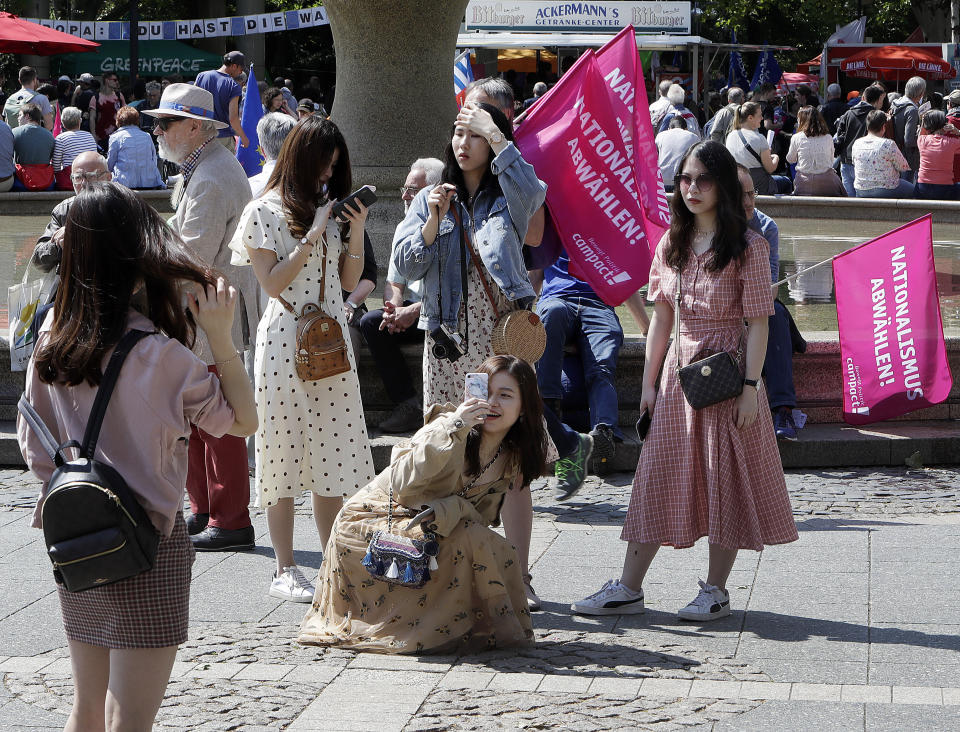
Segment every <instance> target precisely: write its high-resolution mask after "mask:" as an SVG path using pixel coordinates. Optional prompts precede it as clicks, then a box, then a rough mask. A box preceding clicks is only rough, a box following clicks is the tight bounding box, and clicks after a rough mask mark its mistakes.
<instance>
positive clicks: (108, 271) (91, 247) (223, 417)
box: [17, 183, 257, 732]
mask: <svg viewBox="0 0 960 732" xmlns="http://www.w3.org/2000/svg"><path fill="white" fill-rule="evenodd" d="M60 277H61V284H60V289H59V290H58V292H57V297H56V300H55V302H54V307H53V311H52V312H51V313H50V314H48V316H47V318H46V320H45V321H44V323H43V325H42V326H41V332H40V336H39V339H38V340H37V346H36V351H35V358H34V359H33V360H31V361H30V365H29V368H28V370H27V386H26V397H27V400H28V401H29V402H30V403H31V404H32V405H33V407H34V409H35V410H36V411H37V412H38V413H39V416H40V418H41V419H42V420H43V422H44V423H45V424H46V425H47V426H48V427H49V428H50V430H51V431H52V432H53V436H54V438H55V439H56V440H57V442H58V443H61V444H62V443H64V442H66V441H67V440H79V439H80V438H81V437H82V436H83V435H84V430H85V427H86V424H87V419H88V416H89V415H90V412H91V408H92V406H93V402H94V399H95V397H96V394H97V389H98V385H99V384H100V383H101V379H102V378H103V372H104V370H105V368H106V365H107V363H108V361H109V359H110V357H111V355H112V353H113V350H114V347H115V346H116V345H117V343H119V341H120V340H121V338H122V337H123V336H124V335H125V334H126V333H127V331H129V330H131V329H136V330H141V331H148V332H149V333H151V335H148V336H146V337H144V338H143V339H142V340H140V341H139V342H138V343H137V344H136V345H135V346H134V348H133V350H132V351H130V353H129V355H128V356H127V359H126V361H125V362H124V366H123V368H122V369H121V370H120V375H119V378H118V380H117V382H116V386H115V388H114V390H113V392H112V395H111V398H110V400H109V404H108V406H107V409H106V412H105V416H104V418H103V422H102V427H101V431H100V438H99V440H98V441H97V443H96V451H95V455H94V457H95V459H96V460H98V461H101V462H103V463H106V464H107V465H109V466H111V467H112V468H114V469H115V470H116V471H117V472H118V473H119V474H120V475H121V476H122V477H123V479H124V480H125V481H126V483H127V485H128V486H129V488H130V490H131V491H132V492H133V493H134V494H135V496H136V498H137V500H138V501H139V503H140V504H141V506H142V507H143V508H144V509H145V511H146V513H147V515H148V516H149V517H150V519H151V521H152V523H153V526H154V528H155V529H156V531H157V533H159V534H160V544H159V548H158V550H157V555H156V559H155V560H154V564H153V567H152V568H151V569H149V570H147V571H146V572H143V573H142V574H137V575H134V576H132V577H128V578H127V579H123V580H120V581H118V582H115V583H113V584H109V585H103V586H98V587H93V588H92V589H88V590H84V591H82V592H70V591H68V590H67V589H66V588H65V586H64V585H61V584H58V586H57V591H58V594H59V597H60V608H61V611H62V613H63V624H64V629H65V631H66V635H67V643H68V645H69V648H70V660H71V664H72V666H73V683H74V699H73V710H72V712H71V714H70V718H69V720H68V721H67V725H66V728H65V729H66V730H68V731H69V732H80V731H82V730H103V729H107V730H133V731H141V730H142V731H143V732H148V731H149V730H150V729H151V728H152V726H153V720H154V717H155V716H156V714H157V709H159V707H160V703H161V701H163V696H164V692H165V690H166V687H167V681H168V680H169V678H170V671H171V669H172V668H173V661H174V657H175V656H176V653H177V646H178V645H180V644H181V643H183V642H184V641H186V639H187V621H188V613H189V605H190V573H191V566H192V565H193V558H194V550H193V545H192V544H191V542H190V537H189V536H188V535H187V528H186V524H185V523H184V520H183V514H182V513H181V505H182V504H183V492H184V488H185V486H186V480H187V439H188V438H189V436H190V429H191V427H190V425H191V424H195V425H197V426H198V427H201V428H202V429H204V430H206V431H207V432H209V433H210V434H212V435H216V436H217V437H220V436H222V435H224V434H231V435H236V436H238V437H246V436H247V435H249V434H252V433H253V431H254V430H255V429H256V423H257V422H256V407H255V404H254V401H253V391H252V389H251V387H250V382H249V380H248V379H247V375H246V373H245V371H244V369H243V362H242V360H241V359H240V356H239V355H238V354H237V350H236V347H235V346H234V344H233V342H232V341H231V336H230V333H231V324H232V323H233V312H234V308H235V307H236V302H237V292H236V290H234V289H233V288H232V287H228V286H227V284H226V283H225V282H224V280H223V279H222V278H221V279H218V280H215V279H214V277H213V275H212V274H211V273H210V271H209V270H208V269H207V268H206V267H205V265H203V264H202V263H201V262H200V261H199V260H198V259H196V258H195V257H194V256H193V254H192V253H191V252H190V251H189V250H188V249H187V248H186V247H185V246H184V245H183V243H182V242H181V241H180V240H179V239H178V238H177V237H176V236H175V235H174V234H173V233H172V232H171V229H170V228H169V227H168V226H167V225H166V223H165V222H164V221H163V219H161V218H160V217H159V216H158V215H157V214H156V212H154V210H153V209H152V208H150V206H149V205H147V204H146V203H144V202H143V201H142V200H141V199H139V198H138V197H137V196H136V195H134V194H133V193H131V192H130V191H129V189H127V188H125V187H123V186H120V185H116V184H113V183H92V184H89V185H88V186H86V187H85V188H84V189H83V190H82V191H80V193H79V194H78V195H77V197H76V199H75V200H74V202H73V204H72V205H71V206H70V210H69V215H68V216H67V221H66V226H65V228H64V237H63V258H62V261H61V263H60ZM184 297H186V299H187V303H188V307H189V312H186V311H185V310H184V307H183V300H184ZM198 325H199V327H200V328H201V329H203V331H204V333H205V334H206V335H207V338H208V339H209V343H210V347H211V349H212V351H213V355H214V358H215V359H216V360H217V365H218V366H219V371H220V376H219V378H218V377H217V376H216V375H214V374H212V373H210V372H208V371H207V366H206V364H205V363H204V362H203V361H201V360H199V359H198V358H197V357H196V356H195V355H194V354H193V352H192V351H191V350H190V346H191V345H192V344H193V341H194V339H195V336H196V328H197V326H198ZM17 436H18V439H19V442H20V449H21V451H22V452H23V456H24V458H25V459H26V461H27V465H29V466H30V469H31V470H32V471H33V472H34V474H35V475H36V476H37V477H38V478H39V479H40V480H41V481H42V482H43V487H42V488H41V492H40V500H39V501H38V503H37V508H36V511H35V512H34V518H33V525H34V526H35V527H37V528H41V527H42V526H41V524H42V518H43V514H42V509H43V506H44V500H45V498H46V492H47V484H48V481H49V480H50V478H51V475H52V474H53V471H54V462H53V460H52V459H51V458H50V456H48V454H47V452H46V451H45V449H44V447H43V444H42V442H41V441H40V439H39V438H38V436H37V435H36V434H35V433H34V432H33V430H32V429H30V427H29V426H28V424H27V422H26V420H25V419H24V418H23V417H21V418H20V419H19V420H18V423H17ZM67 452H68V454H69V450H68V451H67Z"/></svg>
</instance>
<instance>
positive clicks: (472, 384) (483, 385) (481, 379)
mask: <svg viewBox="0 0 960 732" xmlns="http://www.w3.org/2000/svg"><path fill="white" fill-rule="evenodd" d="M489 384H490V374H467V375H466V384H465V386H464V390H463V392H464V397H463V398H464V399H469V398H470V397H474V398H476V399H479V400H481V401H484V402H485V401H487V397H488V396H489V393H488V392H489Z"/></svg>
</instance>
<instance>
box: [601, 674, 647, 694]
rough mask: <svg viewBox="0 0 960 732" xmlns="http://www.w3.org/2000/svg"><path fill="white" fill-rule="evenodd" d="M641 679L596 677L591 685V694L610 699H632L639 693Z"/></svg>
mask: <svg viewBox="0 0 960 732" xmlns="http://www.w3.org/2000/svg"><path fill="white" fill-rule="evenodd" d="M642 683H643V679H619V678H612V677H609V676H597V677H596V678H595V679H594V680H593V681H592V682H591V683H590V688H589V691H590V693H591V694H596V695H598V696H604V697H609V698H611V699H633V698H634V697H636V696H637V695H638V694H639V693H640V687H641V684H642Z"/></svg>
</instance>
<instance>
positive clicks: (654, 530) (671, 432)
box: [620, 321, 799, 551]
mask: <svg viewBox="0 0 960 732" xmlns="http://www.w3.org/2000/svg"><path fill="white" fill-rule="evenodd" d="M742 331H743V325H742V321H741V322H737V321H734V324H732V325H730V324H727V325H726V327H724V326H723V325H722V324H718V323H711V324H710V325H708V326H707V327H700V328H696V329H694V330H692V331H691V330H688V329H685V328H684V327H683V325H681V335H680V337H679V339H678V340H679V344H680V351H681V358H682V362H683V363H689V362H690V361H691V360H692V359H693V358H694V357H695V355H696V354H697V353H698V352H699V351H700V350H701V349H702V348H704V347H707V348H710V349H712V350H716V351H719V350H727V351H732V350H734V349H735V347H736V343H737V341H738V340H739V339H740V338H741V337H742ZM676 367H677V351H676V347H675V346H671V347H670V350H669V351H668V353H667V358H666V362H665V364H664V367H663V372H662V374H661V377H660V391H659V393H658V395H657V402H656V406H655V408H654V410H653V421H652V423H651V425H650V431H649V433H648V435H647V439H646V441H645V442H644V444H643V448H642V450H641V453H640V462H639V464H638V465H637V473H636V476H635V477H634V481H633V493H632V495H631V497H630V507H629V509H628V510H627V518H626V521H625V522H624V526H623V532H622V533H621V537H620V538H622V539H623V540H624V541H636V542H641V543H656V544H664V545H667V546H673V547H676V548H678V549H679V548H684V547H689V546H693V544H694V543H695V542H696V541H697V539H699V538H701V537H703V536H707V537H709V541H710V543H711V544H716V545H717V546H720V547H723V548H725V549H755V550H757V551H759V550H761V549H763V547H764V545H766V544H784V543H787V542H791V541H796V540H797V538H799V537H798V535H797V528H796V524H795V523H794V520H793V511H792V509H791V507H790V498H789V495H788V493H787V486H786V482H785V481H784V477H783V467H782V465H781V463H780V452H779V450H778V449H777V438H776V435H775V434H774V431H773V420H772V419H771V415H770V407H769V405H768V403H767V396H766V392H765V390H764V389H763V387H762V385H761V389H760V391H759V394H758V400H757V401H758V403H759V409H758V413H757V418H756V420H755V421H754V422H753V424H752V425H750V426H749V427H746V428H744V429H737V426H736V423H735V421H734V400H733V399H730V400H728V401H725V402H720V403H719V404H713V405H711V406H709V407H705V408H703V409H699V410H697V409H694V408H693V407H691V406H690V405H689V404H688V403H687V400H686V398H685V397H684V396H683V390H682V389H681V388H680V382H679V381H678V379H677V375H676ZM745 388H748V389H749V388H752V387H745Z"/></svg>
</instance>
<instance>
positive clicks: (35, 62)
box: [13, 0, 62, 88]
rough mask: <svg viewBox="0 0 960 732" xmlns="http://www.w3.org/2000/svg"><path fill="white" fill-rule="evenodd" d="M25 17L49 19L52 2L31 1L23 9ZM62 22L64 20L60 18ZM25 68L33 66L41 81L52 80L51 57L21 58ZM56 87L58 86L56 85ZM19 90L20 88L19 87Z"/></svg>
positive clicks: (26, 55) (28, 56)
mask: <svg viewBox="0 0 960 732" xmlns="http://www.w3.org/2000/svg"><path fill="white" fill-rule="evenodd" d="M23 17H25V18H49V17H50V0H29V2H27V3H25V5H24V7H23ZM58 20H62V18H58ZM21 59H22V61H23V65H24V66H32V67H33V68H35V69H36V70H37V75H38V76H39V77H40V78H41V79H48V78H50V56H33V55H28V54H24V55H23V56H22V57H21ZM16 80H17V79H16V72H14V78H13V81H14V82H16ZM54 85H56V84H55V83H54ZM17 88H19V87H17Z"/></svg>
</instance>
